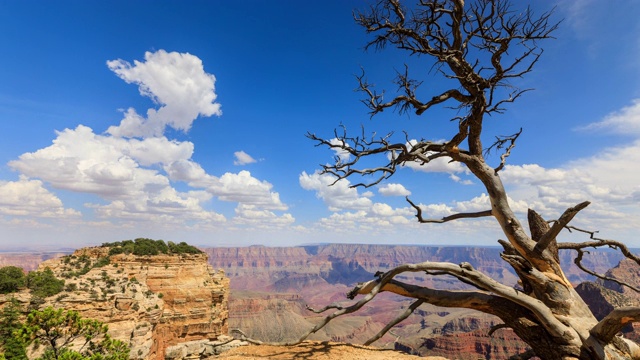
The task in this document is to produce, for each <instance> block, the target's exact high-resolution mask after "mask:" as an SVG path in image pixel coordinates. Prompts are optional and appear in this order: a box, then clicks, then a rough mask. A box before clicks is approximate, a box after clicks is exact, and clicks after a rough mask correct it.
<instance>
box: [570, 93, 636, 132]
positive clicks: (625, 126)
mask: <svg viewBox="0 0 640 360" xmlns="http://www.w3.org/2000/svg"><path fill="white" fill-rule="evenodd" d="M576 130H579V131H593V132H604V133H615V134H623V135H634V136H638V135H640V99H635V100H634V101H633V102H632V104H631V105H629V106H626V107H623V108H622V109H621V110H620V111H616V112H612V113H610V114H608V115H607V116H605V117H604V119H602V120H601V121H598V122H594V123H591V124H588V125H585V126H581V127H578V128H576Z"/></svg>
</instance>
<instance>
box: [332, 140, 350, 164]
mask: <svg viewBox="0 0 640 360" xmlns="http://www.w3.org/2000/svg"><path fill="white" fill-rule="evenodd" d="M329 143H331V145H340V146H342V145H346V147H347V148H349V144H347V143H344V142H343V141H341V140H340V139H338V138H333V139H331V140H329ZM331 150H333V151H334V152H335V153H336V156H337V157H338V159H340V161H342V162H345V161H348V160H349V159H350V158H351V154H349V152H348V151H347V150H344V149H341V148H331Z"/></svg>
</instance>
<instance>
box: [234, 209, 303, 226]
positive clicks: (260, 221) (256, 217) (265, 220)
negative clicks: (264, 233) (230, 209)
mask: <svg viewBox="0 0 640 360" xmlns="http://www.w3.org/2000/svg"><path fill="white" fill-rule="evenodd" d="M235 212H236V217H235V218H234V219H233V221H234V223H236V224H241V225H250V226H251V227H252V228H267V229H273V228H281V227H284V226H288V225H291V224H293V223H294V222H295V219H294V217H293V216H292V215H291V214H289V213H285V214H283V215H281V216H278V215H276V214H275V213H273V212H272V211H269V210H265V209H259V208H258V207H256V206H255V205H245V204H239V205H238V206H237V207H236V209H235Z"/></svg>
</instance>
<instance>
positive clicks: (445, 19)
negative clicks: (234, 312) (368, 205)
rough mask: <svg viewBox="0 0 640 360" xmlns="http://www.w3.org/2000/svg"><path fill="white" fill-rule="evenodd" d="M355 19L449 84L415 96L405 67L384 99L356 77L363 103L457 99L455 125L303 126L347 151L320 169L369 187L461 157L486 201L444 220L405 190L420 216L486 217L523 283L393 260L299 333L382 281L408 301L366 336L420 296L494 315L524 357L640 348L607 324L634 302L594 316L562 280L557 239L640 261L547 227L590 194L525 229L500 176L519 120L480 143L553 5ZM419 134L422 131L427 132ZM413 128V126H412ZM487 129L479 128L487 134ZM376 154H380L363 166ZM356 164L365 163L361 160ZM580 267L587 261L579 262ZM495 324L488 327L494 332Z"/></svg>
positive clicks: (619, 319)
mask: <svg viewBox="0 0 640 360" xmlns="http://www.w3.org/2000/svg"><path fill="white" fill-rule="evenodd" d="M355 20H356V22H357V23H358V24H359V25H361V26H362V27H364V28H365V29H366V31H367V33H369V34H372V35H373V39H372V40H371V41H370V42H369V43H368V44H367V47H373V48H377V49H381V48H384V47H385V46H389V45H390V46H394V47H396V48H398V49H401V50H405V51H407V53H408V54H410V55H416V56H418V58H419V59H420V60H421V61H425V65H426V66H425V67H424V69H426V71H435V72H437V74H439V75H440V76H443V77H445V78H446V79H448V81H450V84H451V86H450V87H449V88H448V89H447V90H446V91H443V92H441V93H437V94H432V96H429V97H422V96H419V95H418V94H419V92H418V91H417V89H418V87H419V86H420V85H421V82H419V81H417V80H416V79H414V78H412V77H411V76H410V75H409V69H408V68H405V70H404V71H403V72H400V73H399V74H398V76H397V79H396V85H397V86H398V93H397V95H396V96H395V97H393V98H391V99H385V98H383V96H382V95H383V93H380V92H376V91H375V90H374V88H373V86H372V85H371V84H370V83H368V82H367V80H366V79H365V77H364V74H363V75H361V76H360V77H358V81H359V90H360V91H362V92H363V93H364V94H365V99H364V101H363V102H364V103H365V104H366V105H367V106H368V108H369V109H370V111H371V115H372V116H373V115H376V114H378V113H380V112H382V111H384V110H385V109H388V108H396V109H397V110H398V111H399V112H400V113H404V112H409V111H412V112H415V114H416V115H426V114H427V113H428V110H430V109H431V108H432V107H435V106H438V105H440V106H446V107H449V108H453V109H455V110H457V114H456V116H455V117H454V118H451V119H446V120H445V121H450V122H453V123H454V124H457V127H456V131H454V132H453V133H452V134H449V136H447V137H446V139H445V140H442V141H426V140H419V141H410V139H411V138H410V137H409V135H408V134H406V135H405V137H403V138H402V139H400V140H401V141H399V142H398V141H396V140H392V136H391V135H392V134H389V135H387V136H383V137H376V135H375V134H374V135H373V136H371V137H366V136H365V135H364V132H363V133H362V134H355V135H354V134H348V133H347V130H346V128H342V129H340V130H337V131H335V138H333V139H325V138H322V137H317V136H316V135H315V134H312V133H309V134H307V136H308V137H309V138H311V139H312V140H314V141H316V142H317V144H318V145H323V146H327V147H329V148H331V149H333V150H338V151H341V152H343V153H348V154H349V155H350V157H349V158H348V159H345V157H344V156H341V157H337V158H336V162H335V164H333V165H324V166H323V173H325V174H332V175H334V176H335V177H336V181H338V180H340V179H345V178H353V177H358V176H365V177H364V179H369V180H368V181H366V180H365V181H364V182H358V181H356V182H357V184H355V185H353V186H354V187H360V186H361V187H369V186H372V185H375V184H377V183H379V182H380V181H382V180H384V179H388V178H389V177H391V176H392V175H393V174H394V173H395V171H396V170H397V169H398V168H400V167H402V166H403V165H405V164H408V163H418V164H420V165H422V166H430V163H431V162H432V161H434V160H436V159H441V158H442V159H446V160H447V161H450V162H455V163H459V164H462V165H463V166H465V167H466V168H467V169H468V170H469V171H470V172H471V173H472V174H473V175H474V176H475V177H476V178H477V179H478V180H479V181H480V182H482V184H483V185H484V187H485V189H486V191H487V193H488V195H489V198H490V204H491V207H490V208H488V209H486V210H485V211H481V212H475V213H460V214H455V215H451V216H447V217H444V218H441V219H429V218H427V217H426V216H425V215H424V214H423V209H422V208H421V207H420V206H418V205H415V203H414V202H412V201H411V199H409V198H407V201H408V202H409V204H410V205H411V206H412V207H413V208H414V209H415V213H416V217H417V220H418V221H419V222H420V223H446V222H449V221H453V220H461V219H465V218H480V217H493V218H494V219H495V221H497V223H498V225H499V226H500V228H501V229H502V232H503V233H504V236H505V238H506V240H499V243H500V244H501V245H502V247H503V248H504V251H503V252H502V254H501V257H502V259H503V260H504V261H505V262H506V263H507V264H509V265H510V266H511V267H512V268H513V269H514V270H515V272H516V273H517V275H518V276H519V278H520V281H521V287H518V288H513V287H510V286H506V285H503V284H501V283H498V282H496V281H494V280H493V279H491V278H489V277H488V276H486V275H484V274H483V273H481V272H479V271H477V270H475V269H474V268H473V267H472V266H471V265H470V264H468V263H461V264H452V263H442V262H423V263H419V264H407V265H401V266H398V267H396V268H394V269H392V270H390V271H388V272H386V273H379V274H377V276H376V278H375V279H374V280H371V281H369V282H367V283H363V284H359V285H358V286H356V287H355V288H354V289H353V290H352V291H351V292H350V293H349V294H348V295H349V297H350V298H351V299H355V298H356V297H357V296H358V295H364V296H363V297H362V298H360V299H359V300H358V301H356V302H354V303H353V304H352V305H350V306H348V307H340V306H336V305H330V306H327V307H325V308H323V309H319V310H314V311H317V312H325V311H332V313H331V314H330V315H328V316H327V317H326V318H325V319H324V321H323V322H321V323H320V324H318V325H317V326H316V327H315V328H313V329H312V330H310V331H309V333H308V334H307V335H305V337H303V339H304V338H306V336H308V335H309V334H311V333H314V332H316V331H318V330H319V329H320V328H322V327H324V326H325V325H326V324H327V323H328V322H330V321H331V320H332V319H334V318H335V317H337V316H340V315H343V314H348V313H352V312H354V311H357V310H358V309H360V308H362V307H363V306H364V305H365V304H367V303H368V302H370V301H371V300H372V299H373V298H374V297H375V296H376V295H377V294H379V293H380V292H383V291H388V292H392V293H396V294H399V295H402V296H405V297H408V298H413V299H415V302H414V303H413V304H412V305H411V306H410V307H409V308H408V309H407V310H406V311H405V312H404V313H403V314H401V315H400V316H399V317H398V318H397V319H395V320H393V321H392V322H391V323H390V324H388V326H387V327H385V328H384V329H383V330H381V332H380V333H379V334H377V335H376V336H375V337H374V338H373V339H371V340H370V341H369V342H368V343H371V342H373V341H375V340H377V339H379V338H380V337H381V336H382V335H383V334H384V333H385V332H387V331H388V330H389V329H390V328H391V327H392V326H394V325H395V324H397V323H399V322H400V321H402V320H403V319H405V318H406V317H408V316H409V315H410V314H411V313H412V312H413V311H414V310H415V309H416V308H417V307H418V306H420V305H421V304H422V303H430V304H434V305H438V306H444V307H462V308H469V309H475V310H478V311H482V312H484V313H488V314H492V315H495V316H497V317H499V318H500V319H502V321H503V322H504V324H502V325H500V327H509V328H512V329H513V330H514V331H515V333H516V334H517V335H518V336H519V337H520V338H521V339H523V340H524V341H525V342H527V343H528V344H529V345H530V346H531V348H532V351H530V352H529V353H528V354H527V356H524V357H531V356H534V355H535V356H538V357H540V358H542V359H640V347H639V346H638V345H637V344H635V343H633V342H631V341H629V340H627V339H623V338H621V337H619V336H616V334H617V333H618V332H619V330H620V329H621V328H622V327H623V326H624V325H625V324H627V323H629V322H634V321H638V320H639V319H640V308H620V309H616V310H614V311H612V312H611V313H610V314H609V315H608V316H606V317H605V318H604V319H603V320H601V321H598V320H597V319H596V318H595V317H594V316H593V314H592V312H591V311H590V310H589V308H588V307H587V305H586V304H585V302H584V301H583V300H582V299H581V298H580V296H579V295H578V294H577V293H576V291H575V290H574V289H573V287H572V285H571V284H570V282H569V281H568V280H567V277H566V276H565V274H564V272H563V270H562V268H561V267H560V263H559V260H558V249H573V250H575V251H577V253H578V256H577V259H578V260H577V265H578V266H580V267H581V268H583V267H582V265H581V264H580V260H581V259H582V255H583V253H584V251H585V249H586V248H589V247H594V248H599V247H611V248H614V249H617V250H620V251H621V252H622V253H623V254H624V255H625V256H626V257H628V258H631V259H633V260H634V261H635V262H636V263H639V264H640V259H639V258H638V257H636V256H635V255H633V254H631V253H630V252H629V251H628V249H627V247H626V246H625V245H624V244H622V243H620V242H617V241H612V240H603V239H598V238H595V237H594V233H593V232H589V231H586V230H581V229H576V230H578V231H582V232H584V233H586V234H589V235H591V236H590V238H589V240H588V241H585V242H580V243H560V242H557V241H556V236H557V235H558V234H559V233H560V232H561V231H562V230H563V229H575V228H571V227H570V225H569V223H570V221H571V220H572V219H573V217H574V216H576V214H578V213H579V212H580V211H581V210H582V209H584V208H585V207H587V206H588V205H589V202H587V201H585V202H582V203H580V204H577V205H575V206H574V207H571V208H569V209H567V210H566V211H565V212H564V213H563V214H562V216H560V218H558V219H556V220H554V221H551V222H547V221H545V220H544V219H543V218H542V217H541V216H540V215H538V214H537V213H536V212H534V211H532V210H530V211H529V214H528V219H527V220H528V225H529V231H528V232H527V230H526V229H525V227H524V225H523V223H522V222H521V220H520V219H518V218H517V217H516V215H515V213H514V211H513V210H512V208H511V207H510V205H509V202H508V198H507V193H506V191H505V189H504V187H503V184H502V181H501V179H500V171H501V170H502V169H503V168H504V166H505V163H506V160H507V158H508V156H509V155H510V153H511V151H512V150H513V148H514V146H515V144H516V141H517V139H518V137H519V135H520V133H521V131H522V130H520V131H517V132H515V133H514V134H513V135H509V136H497V137H496V138H495V141H494V142H493V143H491V144H489V145H487V144H485V143H483V142H482V140H481V139H482V138H483V137H482V135H483V123H484V120H485V118H486V117H487V116H490V115H492V114H498V113H502V112H503V111H504V110H505V108H504V107H505V106H506V105H508V104H509V103H512V102H514V101H515V100H517V99H518V98H519V97H520V96H521V95H523V93H525V92H526V90H522V89H517V88H515V87H514V86H513V85H512V84H511V83H510V80H512V79H515V78H520V77H523V76H525V75H526V74H528V73H529V72H531V71H532V69H533V67H534V65H535V64H536V62H537V61H538V59H539V58H540V55H541V54H542V50H541V48H540V47H539V43H540V42H541V41H543V40H545V39H549V38H550V37H551V34H552V32H553V31H554V30H555V29H556V28H557V25H558V24H557V23H554V22H552V21H551V13H544V14H541V15H535V14H533V12H532V11H531V10H530V9H527V10H525V11H523V12H519V11H512V9H511V8H510V4H509V1H508V0H477V1H468V3H465V1H464V0H433V1H430V0H423V1H420V2H419V4H417V5H416V6H415V7H412V8H407V7H405V6H404V5H403V4H401V3H400V1H399V0H379V1H378V2H377V4H376V5H375V6H372V7H371V8H370V9H369V10H368V11H366V12H363V13H356V14H355ZM424 135H425V137H428V135H429V134H424ZM418 138H420V137H418ZM485 138H487V137H486V135H485ZM489 151H496V152H498V153H499V154H500V157H499V160H497V161H496V164H491V165H490V164H489V163H487V161H486V159H485V156H486V154H487V153H488V152H489ZM376 156H378V160H380V163H379V165H377V166H375V167H370V166H369V164H371V163H372V162H371V161H372V160H373V159H374V158H375V157H376ZM363 163H365V165H362V164H363ZM583 270H585V271H588V270H586V269H584V268H583ZM403 272H426V273H427V274H432V275H451V276H453V277H455V278H457V279H458V280H460V281H461V282H463V283H465V284H469V285H472V286H473V287H474V289H473V290H467V291H444V290H437V289H431V288H427V287H424V286H416V285H413V284H408V283H405V282H402V281H399V280H396V279H394V278H395V277H396V276H397V275H399V274H402V273H403ZM494 330H496V329H492V331H494Z"/></svg>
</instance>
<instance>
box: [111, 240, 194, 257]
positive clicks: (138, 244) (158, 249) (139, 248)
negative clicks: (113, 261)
mask: <svg viewBox="0 0 640 360" xmlns="http://www.w3.org/2000/svg"><path fill="white" fill-rule="evenodd" d="M102 247H108V248H109V255H116V254H133V255H158V254H175V255H179V254H200V253H202V251H200V250H199V249H198V248H196V247H195V246H191V245H189V244H187V243H185V242H184V241H183V242H180V243H178V244H176V243H174V242H173V241H169V242H167V243H165V242H164V240H153V239H147V238H138V239H135V240H124V241H116V242H112V243H103V244H102Z"/></svg>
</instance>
